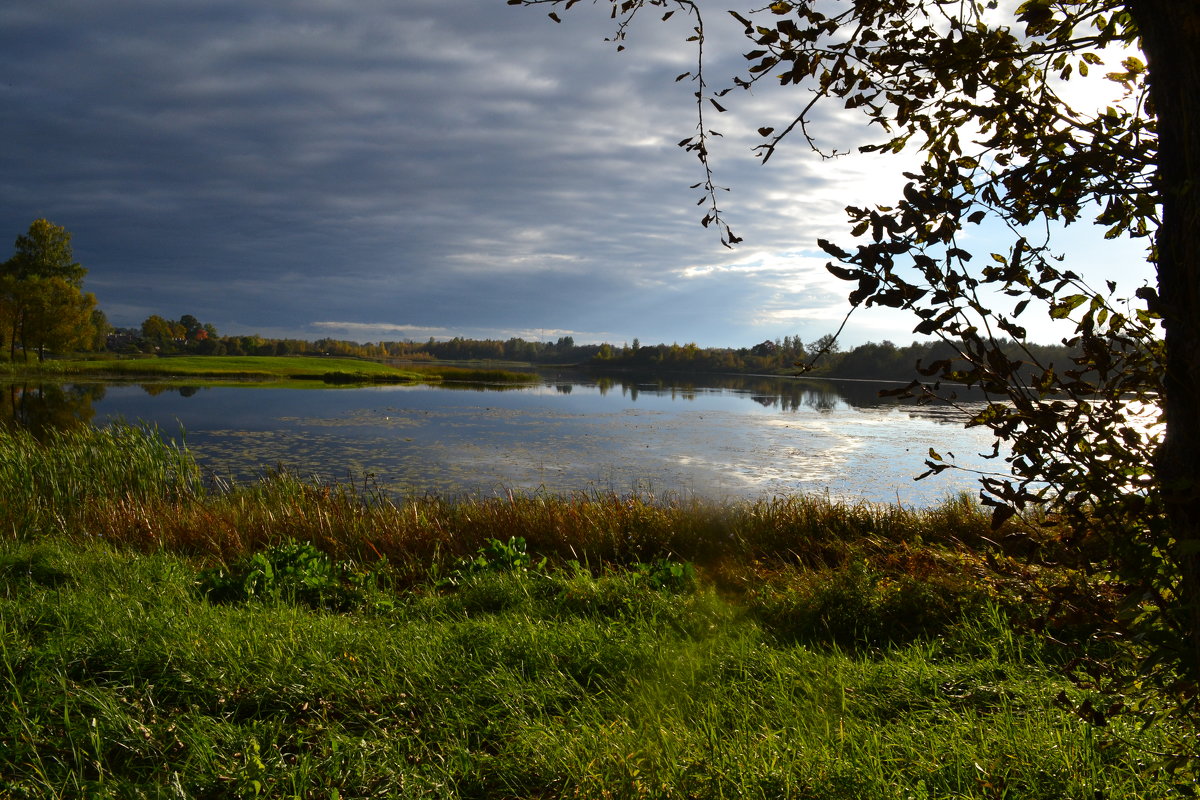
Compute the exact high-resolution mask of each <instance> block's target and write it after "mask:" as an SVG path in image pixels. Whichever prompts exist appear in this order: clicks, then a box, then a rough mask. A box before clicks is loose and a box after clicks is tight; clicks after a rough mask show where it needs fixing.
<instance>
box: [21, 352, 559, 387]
mask: <svg viewBox="0 0 1200 800" xmlns="http://www.w3.org/2000/svg"><path fill="white" fill-rule="evenodd" d="M0 374H9V375H13V376H32V377H64V376H68V375H74V376H88V377H96V378H101V377H103V378H127V379H136V380H144V379H156V380H168V379H182V378H186V379H204V380H209V381H213V380H216V381H221V380H224V381H278V380H292V381H295V380H305V381H322V382H324V383H332V384H352V383H380V382H387V383H405V382H414V383H415V382H436V381H463V382H477V383H523V382H529V381H531V380H536V376H534V375H531V374H529V373H519V372H508V371H504V370H496V369H464V368H460V367H438V366H421V367H418V368H414V369H398V368H396V367H393V366H390V365H388V364H383V363H380V362H378V361H369V360H365V359H356V358H338V357H326V356H320V357H316V356H164V357H144V358H143V357H139V358H121V359H90V360H84V359H71V360H55V361H47V362H45V363H40V364H39V363H30V364H21V363H0Z"/></svg>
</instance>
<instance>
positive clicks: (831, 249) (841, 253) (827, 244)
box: [817, 239, 850, 261]
mask: <svg viewBox="0 0 1200 800" xmlns="http://www.w3.org/2000/svg"><path fill="white" fill-rule="evenodd" d="M817 247H820V248H821V249H822V250H824V251H825V252H826V253H828V254H829V255H831V256H833V257H834V258H840V259H841V260H842V261H849V260H850V254H849V253H847V252H846V251H845V250H843V249H842V248H840V247H838V246H837V245H836V244H834V243H833V242H831V241H829V240H828V239H817Z"/></svg>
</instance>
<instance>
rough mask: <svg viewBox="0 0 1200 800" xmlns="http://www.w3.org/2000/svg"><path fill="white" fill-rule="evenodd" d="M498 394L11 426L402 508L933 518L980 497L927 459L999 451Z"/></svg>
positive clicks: (600, 392)
mask: <svg viewBox="0 0 1200 800" xmlns="http://www.w3.org/2000/svg"><path fill="white" fill-rule="evenodd" d="M493 388H497V387H484V386H467V385H463V384H455V385H450V384H445V385H442V386H405V385H397V386H376V387H359V388H346V387H341V388H336V389H289V388H282V387H272V386H262V385H254V386H245V387H227V386H220V387H218V386H206V387H198V386H194V385H184V386H180V385H170V384H165V383H153V384H146V385H142V386H139V385H137V384H124V385H114V386H110V387H108V388H107V389H106V388H105V387H104V386H101V385H95V384H92V385H85V386H79V385H63V386H55V385H45V386H32V387H8V389H7V390H6V393H5V397H6V398H7V406H6V412H7V413H6V419H8V420H11V422H10V424H21V425H26V426H29V427H36V428H38V429H40V430H46V429H48V428H50V427H69V426H71V425H79V424H86V423H87V422H88V421H92V422H94V424H104V423H106V422H108V421H111V420H114V419H118V418H121V419H128V420H144V421H146V422H149V423H152V424H156V425H158V426H159V427H160V428H161V429H162V430H164V431H166V432H168V433H170V434H174V433H176V432H178V431H179V430H180V429H181V428H182V429H183V430H185V431H186V433H187V442H188V446H189V447H190V448H191V449H192V451H193V452H194V453H196V455H197V458H198V460H199V461H200V463H201V465H202V466H203V467H205V468H206V469H208V470H211V471H212V472H214V473H216V474H218V475H220V476H222V477H225V478H234V479H237V480H250V479H254V478H255V477H257V476H258V475H260V474H261V472H262V471H263V470H264V469H272V468H275V467H277V466H284V467H288V468H290V469H293V470H295V471H297V472H298V473H300V474H302V475H304V476H315V477H319V478H321V479H326V480H345V479H347V478H353V477H358V478H360V479H361V477H362V476H364V475H368V474H369V475H372V476H373V480H374V481H375V482H376V483H377V484H378V485H379V486H380V487H381V488H384V489H386V490H389V491H394V492H396V493H398V494H424V493H430V492H432V493H437V494H443V495H458V494H490V493H493V492H498V491H504V490H507V489H510V488H511V489H518V490H530V491H541V490H544V491H549V492H553V493H556V494H569V493H572V492H577V491H584V492H588V491H602V492H617V493H627V492H632V491H639V492H640V491H647V490H652V491H654V492H655V493H658V494H662V493H681V494H692V495H698V496H704V497H714V498H727V497H735V498H753V497H760V496H764V495H775V494H787V493H793V492H797V491H806V492H812V491H815V492H829V493H830V494H832V495H834V496H841V497H849V498H861V499H868V500H886V501H894V500H896V499H902V500H903V501H904V502H908V503H916V504H929V503H932V502H936V501H938V500H940V499H941V497H943V496H944V495H945V494H946V493H947V492H949V491H953V490H958V489H969V488H971V487H972V485H973V479H972V478H970V477H969V476H962V475H959V476H950V475H949V474H947V475H946V476H938V478H937V479H934V480H929V481H925V482H922V483H921V484H916V485H914V484H913V482H912V478H913V477H914V476H915V475H917V474H919V473H920V472H922V471H923V470H924V466H923V458H924V455H925V453H927V452H928V449H929V448H930V447H936V448H937V449H938V450H939V451H944V450H953V451H955V452H957V453H960V455H961V454H967V456H968V458H969V459H974V456H973V454H974V453H980V452H985V451H990V450H991V446H992V441H991V438H990V434H988V433H987V431H985V430H984V431H981V430H979V429H974V430H972V431H964V430H963V427H962V423H963V421H964V415H963V412H962V411H960V410H956V409H954V408H951V407H947V406H941V407H922V406H917V405H913V404H903V403H900V402H898V401H896V400H892V399H880V398H879V397H878V386H877V385H874V384H870V383H868V382H861V383H831V382H828V381H813V380H788V379H773V378H761V377H747V376H731V377H729V378H725V379H710V380H707V381H705V380H700V379H696V378H691V377H688V378H680V379H672V378H663V377H658V376H645V375H631V374H620V375H606V376H600V377H596V376H588V375H571V374H566V373H565V372H559V373H555V374H551V375H547V376H546V378H545V379H544V381H543V382H542V383H539V384H535V385H523V386H518V387H511V386H509V387H504V388H505V389H506V390H505V391H501V392H497V391H489V389H493ZM955 480H957V483H956V482H955Z"/></svg>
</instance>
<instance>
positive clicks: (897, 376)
mask: <svg viewBox="0 0 1200 800" xmlns="http://www.w3.org/2000/svg"><path fill="white" fill-rule="evenodd" d="M108 347H109V349H110V350H113V351H116V352H125V353H135V352H142V353H158V354H172V353H191V354H199V355H263V356H267V355H270V356H282V355H332V356H352V357H358V358H370V359H385V360H395V361H509V362H523V363H528V364H532V365H564V366H565V365H574V366H586V367H590V368H594V369H601V370H630V371H634V370H636V371H655V370H659V371H661V370H669V371H676V372H723V373H756V374H796V373H798V372H801V371H806V372H807V374H809V375H812V376H814V377H829V378H864V379H871V380H896V381H909V380H912V379H913V378H914V377H916V376H917V372H916V365H917V364H918V363H920V364H924V365H929V364H932V363H934V362H935V361H940V360H943V359H950V360H954V359H955V357H956V354H955V352H954V348H953V346H951V345H950V344H947V343H945V342H938V341H933V342H913V343H912V344H909V345H904V346H901V345H896V344H894V343H892V342H890V341H886V340H885V341H883V342H878V343H876V342H868V343H866V344H863V345H859V346H857V347H854V348H851V349H848V350H841V349H840V348H839V347H838V345H837V342H836V341H834V340H833V337H832V336H829V335H826V336H822V337H820V338H818V339H816V340H814V341H812V342H810V343H805V342H804V341H803V340H801V338H800V337H799V336H784V337H783V338H781V339H774V340H766V341H763V342H760V343H758V344H756V345H754V346H753V347H740V348H731V347H700V346H698V345H696V344H695V343H694V342H693V343H688V344H683V345H681V344H677V343H673V344H669V345H668V344H653V345H643V344H642V343H641V342H640V341H639V340H638V339H634V340H633V342H632V343H629V344H621V345H613V344H609V343H603V344H576V343H575V340H574V339H573V338H572V337H570V336H562V337H559V338H558V340H557V341H553V342H550V341H545V342H537V341H528V340H526V339H521V338H515V337H514V338H511V339H504V340H502V339H464V338H462V337H457V336H456V337H454V338H453V339H448V340H442V341H439V340H436V339H433V338H430V339H428V340H427V341H423V342H413V341H391V342H389V341H381V342H367V343H360V342H354V341H346V340H341V339H329V338H325V339H317V340H315V341H308V340H304V339H269V338H264V337H262V336H221V335H220V334H219V333H218V332H217V330H216V328H214V327H213V326H212V325H211V324H207V323H202V322H200V321H199V320H198V319H196V318H195V317H193V316H191V315H184V316H183V317H181V318H180V319H178V320H168V319H164V318H163V317H159V316H152V317H149V318H147V319H146V321H145V322H143V323H142V326H141V328H140V329H135V328H124V329H121V328H118V329H116V330H115V331H114V332H113V333H112V334H111V335H110V336H109V338H108ZM1002 347H1003V349H1004V350H1005V351H1007V352H1008V353H1009V354H1010V355H1012V356H1015V357H1017V358H1023V359H1026V360H1028V357H1029V356H1032V357H1034V358H1036V359H1037V360H1038V361H1040V362H1041V363H1043V364H1046V363H1053V364H1056V365H1059V366H1060V368H1065V367H1066V366H1067V365H1068V364H1069V359H1070V355H1071V352H1070V350H1069V349H1068V348H1067V347H1065V346H1063V345H1034V344H1026V345H1018V344H1017V343H1015V342H1006V343H1004V344H1003V345H1002ZM818 354H819V355H818ZM806 367H808V369H805V368H806Z"/></svg>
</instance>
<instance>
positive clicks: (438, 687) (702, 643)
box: [0, 426, 1190, 800]
mask: <svg viewBox="0 0 1200 800" xmlns="http://www.w3.org/2000/svg"><path fill="white" fill-rule="evenodd" d="M0 465H2V466H0V480H2V481H3V483H0V485H2V486H4V487H5V489H4V491H5V492H6V496H11V497H14V498H16V499H17V500H18V501H19V502H17V503H6V504H4V506H3V507H2V508H0V524H2V525H3V528H2V530H3V531H4V532H5V533H6V537H5V540H4V542H3V543H2V544H0V694H2V695H3V697H0V703H3V707H4V708H5V709H6V713H5V714H0V797H8V796H12V797H113V798H125V797H214V798H215V797H247V798H249V797H306V798H307V797H312V798H329V797H343V798H346V797H429V796H437V797H471V798H491V797H496V798H500V797H587V798H593V797H601V798H603V797H612V798H642V797H654V798H707V797H714V798H715V797H739V798H777V797H795V798H847V799H849V798H856V799H857V798H889V799H891V798H895V799H896V800H908V799H909V798H926V797H928V798H934V797H960V798H998V797H1005V798H1080V799H1081V800H1082V799H1083V798H1087V800H1096V798H1102V797H1103V798H1137V797H1165V796H1172V795H1173V794H1176V795H1179V796H1185V792H1186V789H1187V788H1188V787H1189V786H1190V784H1186V783H1185V781H1186V780H1188V779H1190V776H1182V775H1180V774H1175V775H1168V774H1166V773H1165V772H1163V771H1162V770H1160V769H1158V768H1156V766H1155V764H1156V763H1157V761H1158V759H1159V757H1160V754H1162V753H1168V752H1172V751H1173V750H1174V749H1175V748H1176V744H1177V738H1178V737H1179V736H1181V735H1183V734H1184V733H1186V732H1181V731H1180V730H1178V729H1176V728H1174V727H1173V726H1172V725H1171V724H1170V723H1169V722H1164V723H1162V724H1160V725H1158V726H1155V727H1152V728H1150V729H1148V730H1141V729H1138V728H1137V727H1135V726H1134V724H1133V723H1132V722H1127V721H1126V719H1125V718H1121V717H1117V718H1114V719H1112V720H1110V721H1109V723H1108V725H1106V726H1104V727H1097V726H1093V725H1089V724H1087V723H1085V722H1084V721H1083V720H1081V719H1080V718H1079V717H1078V716H1076V715H1074V714H1072V713H1071V712H1070V711H1069V710H1067V709H1066V708H1065V707H1064V706H1063V705H1061V703H1060V701H1059V700H1058V699H1057V698H1066V699H1067V700H1069V701H1072V702H1075V703H1080V702H1082V701H1083V700H1086V699H1088V695H1087V693H1086V692H1085V691H1083V690H1081V689H1080V688H1079V687H1077V686H1076V685H1074V684H1072V683H1070V682H1069V681H1067V680H1066V679H1065V678H1064V677H1063V675H1062V667H1063V664H1064V663H1065V662H1066V661H1067V660H1068V659H1069V658H1070V657H1073V656H1074V655H1077V654H1079V653H1081V652H1082V653H1086V651H1087V647H1089V646H1090V645H1089V644H1088V642H1087V640H1086V637H1085V636H1084V635H1083V634H1082V633H1080V634H1079V635H1076V633H1077V630H1078V631H1086V630H1089V628H1088V626H1087V624H1085V623H1087V620H1086V619H1084V621H1083V623H1081V622H1080V618H1081V615H1082V617H1085V618H1086V617H1087V616H1088V615H1091V620H1092V622H1091V623H1090V624H1091V626H1092V628H1094V627H1095V624H1096V623H1097V621H1102V620H1103V618H1104V615H1105V614H1111V613H1115V608H1116V606H1115V603H1116V601H1117V600H1118V599H1119V597H1117V592H1116V589H1115V588H1114V587H1111V586H1109V585H1108V584H1106V583H1105V582H1104V581H1103V580H1102V579H1101V578H1100V577H1097V576H1087V575H1083V574H1081V573H1079V572H1078V571H1076V570H1073V569H1072V568H1071V567H1070V566H1069V560H1068V556H1069V554H1068V553H1066V552H1065V551H1055V550H1054V549H1053V548H1054V540H1053V538H1052V535H1051V534H1050V533H1048V532H1046V531H1030V532H1021V531H1018V530H1016V529H1012V528H1010V529H1007V530H1002V531H999V532H993V531H991V530H990V528H989V527H988V523H987V519H986V516H985V515H983V514H982V513H981V512H980V511H979V509H978V508H976V507H975V506H974V505H973V504H971V503H970V502H969V501H966V500H964V499H955V500H952V501H948V502H947V503H946V504H945V505H943V506H941V507H939V508H937V509H933V510H929V511H913V510H907V509H900V508H897V507H880V506H867V505H840V504H835V503H830V502H829V501H827V500H823V499H819V498H800V497H797V498H787V499H778V500H772V501H761V502H757V503H746V504H735V505H723V506H708V505H705V504H702V503H693V502H679V501H676V502H661V501H658V500H655V499H654V498H650V497H617V496H604V495H597V496H587V497H583V496H580V497H573V498H559V497H552V496H537V495H534V496H524V497H522V496H517V495H512V496H507V497H499V498H492V499H478V500H472V501H462V502H449V501H445V500H440V499H436V498H424V499H415V500H409V501H403V502H401V501H395V500H392V499H389V498H387V497H385V496H382V495H380V494H376V493H373V492H372V491H371V488H370V486H369V485H366V486H364V485H359V486H355V485H337V486H327V485H318V484H312V483H308V482H304V481H301V480H298V479H297V478H295V477H294V476H290V475H287V474H273V475H269V476H266V477H265V478H264V479H263V480H262V481H259V482H256V483H252V484H246V485H241V486H219V485H214V484H211V483H209V484H207V485H206V484H205V483H204V482H203V481H202V480H201V479H200V476H199V474H198V472H197V471H196V470H195V467H194V464H193V463H192V462H191V460H190V458H189V456H188V454H187V452H186V449H185V448H183V447H182V446H180V445H175V444H171V443H164V442H163V441H162V439H161V437H160V436H159V434H158V432H156V431H154V430H151V429H145V428H137V427H129V426H117V427H116V428H113V429H108V430H101V431H97V430H91V429H84V430H81V431H78V432H76V433H73V434H64V435H62V436H61V437H59V438H56V439H53V440H50V441H48V442H38V441H36V440H34V439H32V438H31V437H27V436H22V435H20V434H3V435H0ZM46 471H51V472H57V473H58V474H55V475H43V474H42V473H44V472H46ZM10 487H12V488H11V489H10ZM1038 537H1043V538H1040V539H1039V538H1038ZM447 576H452V577H453V580H446V577H447ZM1085 601H1086V602H1085ZM1063 609H1066V610H1067V611H1069V612H1070V615H1068V616H1063V617H1061V618H1058V617H1056V616H1055V614H1058V613H1062V612H1063ZM1033 621H1036V622H1037V624H1038V625H1039V626H1041V628H1042V629H1044V630H1046V631H1049V633H1050V634H1051V636H1047V635H1045V634H1044V633H1042V632H1041V631H1040V630H1037V631H1035V630H1034V629H1033V628H1031V627H1030V626H1029V625H1028V624H1026V623H1029V622H1033ZM1072 625H1078V626H1080V627H1079V628H1078V629H1076V628H1073V627H1072ZM1181 784H1183V785H1184V788H1183V789H1178V788H1177V787H1178V786H1179V785H1181Z"/></svg>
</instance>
